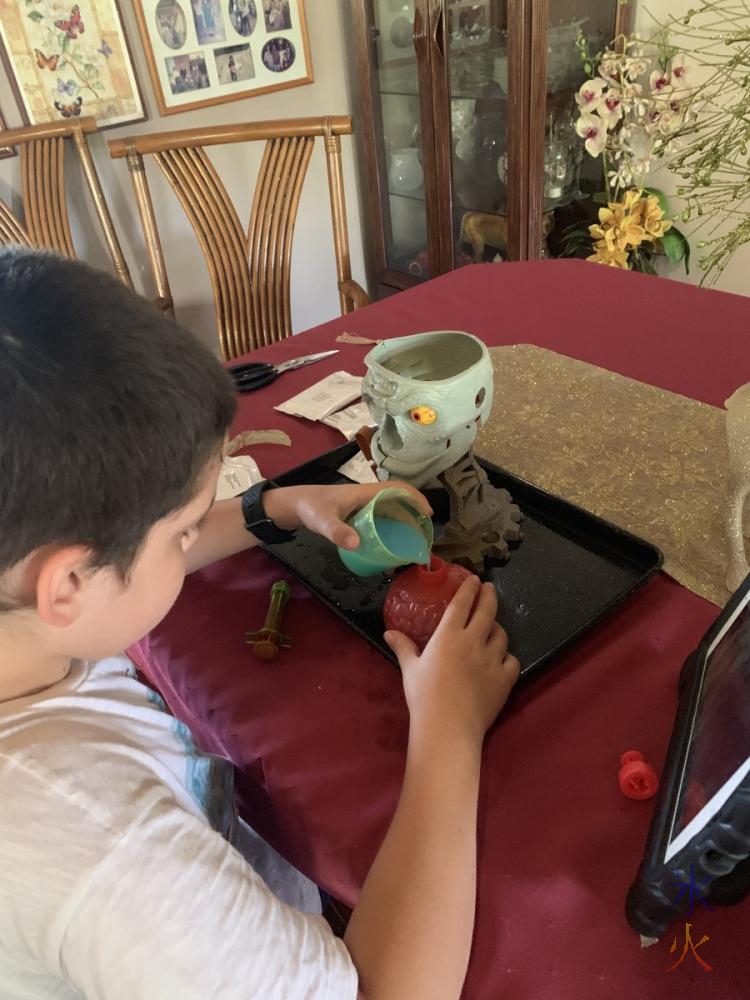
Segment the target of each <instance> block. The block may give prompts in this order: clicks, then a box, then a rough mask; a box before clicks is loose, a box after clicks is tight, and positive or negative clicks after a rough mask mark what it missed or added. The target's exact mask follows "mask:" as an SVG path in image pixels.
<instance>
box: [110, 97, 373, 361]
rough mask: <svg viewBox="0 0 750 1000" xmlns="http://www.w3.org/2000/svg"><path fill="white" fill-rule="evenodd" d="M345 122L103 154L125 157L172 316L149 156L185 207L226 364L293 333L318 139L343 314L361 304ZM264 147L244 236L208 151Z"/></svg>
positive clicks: (122, 143) (242, 128)
mask: <svg viewBox="0 0 750 1000" xmlns="http://www.w3.org/2000/svg"><path fill="white" fill-rule="evenodd" d="M351 131H352V120H351V118H350V117H349V116H341V117H327V118H297V119H292V120H288V121H268V122H254V123H248V124H242V125H222V126H217V127H216V128H211V127H209V128H198V129H186V130H182V131H178V132H160V133H156V134H152V135H137V136H130V137H123V138H119V139H113V140H110V142H109V152H110V155H111V156H112V157H114V158H119V157H125V158H126V159H127V164H128V168H129V170H130V174H131V178H132V181H133V186H134V189H135V196H136V201H137V204H138V211H139V214H140V218H141V224H142V226H143V232H144V236H145V240H146V247H147V250H148V255H149V260H150V262H151V269H152V271H153V275H154V281H155V284H156V289H157V295H158V297H159V298H158V302H159V305H160V306H161V307H162V308H163V309H165V310H167V311H170V312H173V302H172V296H171V292H170V288H169V281H168V278H167V269H166V265H165V262H164V253H163V251H162V246H161V240H160V238H159V231H158V228H157V224H156V218H155V215H154V209H153V203H152V200H151V193H150V190H149V186H148V179H147V175H146V170H145V166H144V160H143V158H144V156H147V155H153V157H154V159H155V160H156V162H157V163H158V165H159V167H160V168H161V170H162V172H163V173H164V176H165V177H166V178H167V180H168V181H169V183H170V185H171V187H172V189H173V190H174V192H175V194H176V196H177V198H178V200H179V202H180V204H181V205H182V207H183V209H184V211H185V213H186V215H187V217H188V219H189V220H190V223H191V225H192V227H193V230H194V232H195V235H196V237H197V239H198V242H199V244H200V247H201V250H202V251H203V255H204V257H205V260H206V264H207V266H208V271H209V275H210V278H211V285H212V289H213V296H214V305H215V308H216V325H217V331H218V337H219V344H220V347H221V352H222V355H223V356H224V358H226V359H229V358H234V357H237V356H238V355H240V354H245V353H247V352H248V351H251V350H254V349H255V348H256V347H260V346H262V345H265V344H270V343H273V342H275V341H277V340H281V339H282V338H284V337H288V336H289V335H290V334H291V332H292V330H291V306H290V266H291V253H292V238H293V233H294V225H295V221H296V218H297V209H298V206H299V200H300V193H301V190H302V184H303V182H304V179H305V174H306V172H307V167H308V164H309V162H310V157H311V155H312V151H313V146H314V144H315V139H316V137H321V138H322V139H323V140H324V146H325V155H326V162H327V167H328V185H329V193H330V199H331V214H332V218H333V235H334V248H335V252H336V271H337V279H338V289H339V298H340V302H341V311H342V313H346V312H350V311H351V310H352V309H353V308H356V307H358V306H360V305H364V304H366V303H367V301H368V299H367V296H366V294H365V292H364V291H363V290H362V289H361V288H360V287H359V285H357V283H356V282H354V281H352V278H351V264H350V259H349V237H348V233H347V224H346V203H345V200H344V183H343V176H342V171H341V138H340V137H341V136H342V135H350V134H351ZM253 141H265V144H266V145H265V149H264V152H263V158H262V162H261V166H260V171H259V174H258V178H257V181H256V185H255V192H254V196H253V203H252V209H251V213H250V221H249V224H248V226H247V228H244V227H243V225H242V223H241V221H240V218H239V216H238V214H237V211H236V209H235V207H234V205H233V203H232V200H231V198H230V197H229V195H228V193H227V190H226V188H225V186H224V184H223V182H222V181H221V179H220V177H219V175H218V173H217V171H216V169H215V167H214V165H213V163H212V162H211V160H210V159H209V156H208V154H207V153H206V149H205V147H207V146H215V145H219V144H224V143H238V142H253Z"/></svg>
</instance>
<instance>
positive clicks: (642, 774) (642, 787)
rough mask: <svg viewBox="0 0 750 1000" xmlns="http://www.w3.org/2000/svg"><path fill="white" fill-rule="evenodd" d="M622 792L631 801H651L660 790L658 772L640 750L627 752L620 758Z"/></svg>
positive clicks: (619, 776)
mask: <svg viewBox="0 0 750 1000" xmlns="http://www.w3.org/2000/svg"><path fill="white" fill-rule="evenodd" d="M618 781H619V783H620V791H621V792H622V794H623V795H626V796H627V797H628V798H629V799H651V798H653V797H654V795H656V793H657V792H658V790H659V778H658V776H657V774H656V771H655V770H654V769H653V767H651V765H650V764H648V763H646V760H645V758H644V756H643V754H642V753H641V752H640V750H627V751H626V752H625V753H624V754H623V755H622V757H620V774H619V775H618Z"/></svg>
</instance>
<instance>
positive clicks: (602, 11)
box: [529, 0, 628, 258]
mask: <svg viewBox="0 0 750 1000" xmlns="http://www.w3.org/2000/svg"><path fill="white" fill-rule="evenodd" d="M544 2H545V3H546V2H547V0H544ZM548 4H549V16H548V20H547V27H546V102H545V111H544V122H543V123H541V122H536V123H534V127H535V128H538V129H540V130H541V129H543V132H544V160H543V164H539V166H540V167H541V177H540V178H539V179H538V180H537V191H536V192H535V193H534V194H535V195H536V199H537V204H539V201H540V198H541V208H542V226H541V233H539V232H537V234H536V236H537V237H538V238H539V243H538V244H537V245H536V246H534V245H531V244H530V246H529V256H530V257H532V258H534V257H544V256H548V255H552V256H557V255H558V253H559V252H560V251H561V248H562V245H563V244H562V234H563V232H564V230H565V229H566V228H567V227H568V226H570V225H572V224H574V223H577V222H579V221H580V220H581V219H582V218H587V217H588V216H589V215H590V214H591V197H592V195H593V194H594V193H597V192H601V191H602V189H603V183H604V182H603V175H602V161H601V158H598V159H595V158H593V157H591V156H589V155H588V154H587V153H586V152H585V150H584V143H583V140H582V139H581V138H580V137H579V136H578V135H577V133H576V122H577V121H578V118H579V115H580V110H579V108H578V105H577V103H576V94H577V92H578V90H579V88H580V87H581V85H582V84H583V83H584V81H585V80H586V79H587V73H586V71H585V69H584V60H583V58H582V57H581V53H580V51H579V47H578V45H577V39H578V38H579V35H580V36H582V38H583V39H584V40H585V43H586V45H587V47H588V50H589V51H591V52H599V51H601V50H603V49H604V48H605V47H606V46H608V45H610V44H611V43H612V41H613V40H614V38H615V37H616V35H617V34H618V32H620V31H623V30H626V28H627V24H626V21H627V17H628V14H627V8H625V7H623V6H621V5H620V4H619V3H618V0H548ZM540 41H541V42H542V43H544V41H545V40H544V39H541V40H540ZM533 177H534V175H533V174H532V179H533ZM539 188H541V191H540V190H539ZM534 194H532V198H533V197H534Z"/></svg>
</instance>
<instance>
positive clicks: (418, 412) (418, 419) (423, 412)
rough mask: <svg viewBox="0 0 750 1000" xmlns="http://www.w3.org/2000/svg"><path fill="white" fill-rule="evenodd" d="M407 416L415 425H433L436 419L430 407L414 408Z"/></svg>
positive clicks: (436, 416)
mask: <svg viewBox="0 0 750 1000" xmlns="http://www.w3.org/2000/svg"><path fill="white" fill-rule="evenodd" d="M409 416H410V417H411V419H412V420H413V421H414V423H415V424H424V425H428V424H434V423H435V421H436V420H437V418H438V415H437V413H436V412H435V410H433V409H432V407H431V406H414V407H412V408H411V410H409Z"/></svg>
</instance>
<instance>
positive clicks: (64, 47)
mask: <svg viewBox="0 0 750 1000" xmlns="http://www.w3.org/2000/svg"><path fill="white" fill-rule="evenodd" d="M69 45H70V38H69V37H68V36H67V35H63V37H62V42H61V43H60V48H61V49H62V51H63V52H67V51H68V46H69Z"/></svg>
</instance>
